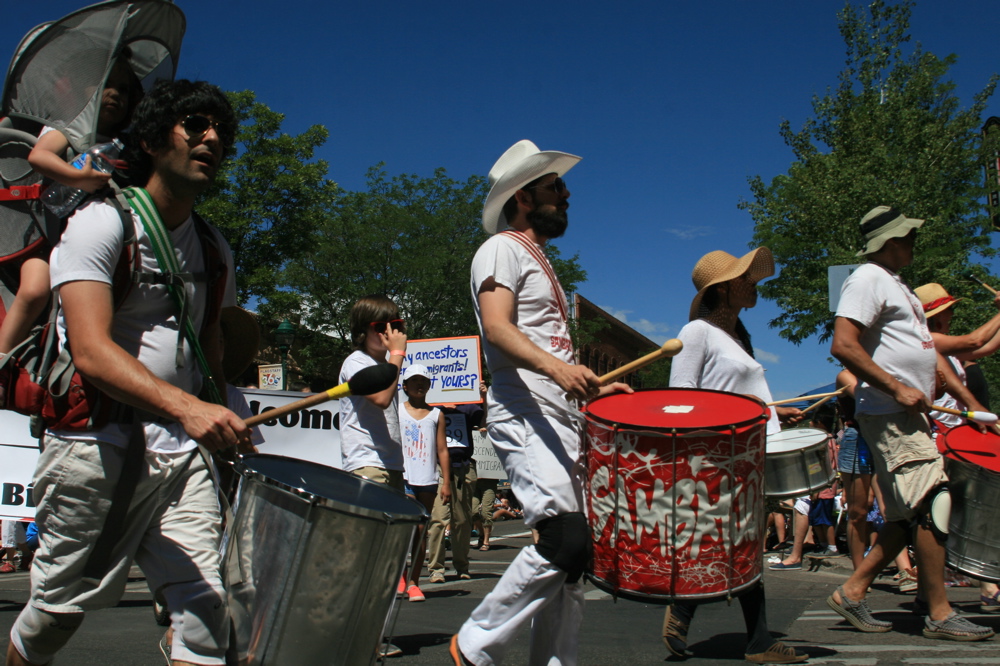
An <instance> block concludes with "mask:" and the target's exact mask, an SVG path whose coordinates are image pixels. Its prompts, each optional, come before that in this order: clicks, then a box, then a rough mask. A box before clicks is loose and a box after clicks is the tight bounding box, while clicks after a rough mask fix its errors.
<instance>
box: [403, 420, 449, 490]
mask: <svg viewBox="0 0 1000 666" xmlns="http://www.w3.org/2000/svg"><path fill="white" fill-rule="evenodd" d="M440 418H441V410H440V409H438V408H436V407H435V408H434V409H431V411H430V413H429V414H428V415H427V416H425V417H424V418H422V419H420V420H417V419H415V418H414V417H413V415H412V414H410V412H409V410H408V409H406V405H400V406H399V434H400V436H401V437H402V439H403V478H405V479H406V482H407V483H408V484H410V486H414V487H416V486H436V485H437V482H438V473H437V465H438V459H437V429H438V419H440Z"/></svg>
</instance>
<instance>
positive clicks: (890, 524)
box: [827, 206, 993, 641]
mask: <svg viewBox="0 0 1000 666" xmlns="http://www.w3.org/2000/svg"><path fill="white" fill-rule="evenodd" d="M923 223H924V221H923V220H918V219H913V218H909V217H906V216H905V215H903V214H902V213H900V212H899V211H897V210H896V209H894V208H891V207H889V206H877V207H875V208H873V209H872V210H871V211H869V212H868V214H867V215H865V216H864V218H862V220H861V233H862V234H864V236H865V241H866V243H865V248H864V249H863V250H862V251H861V252H859V253H858V254H859V256H867V257H868V262H867V263H866V264H864V265H862V266H861V267H860V268H858V269H857V270H856V271H854V273H853V274H852V275H851V276H850V277H849V278H848V279H847V281H846V282H845V283H844V286H843V289H842V291H841V296H840V305H839V307H838V308H837V317H836V320H835V322H834V333H833V345H832V347H831V349H830V352H831V353H832V354H833V355H834V356H835V357H836V358H837V359H839V360H840V361H841V362H842V363H843V364H844V366H845V367H846V368H847V369H848V370H850V371H851V372H852V373H854V375H855V376H857V378H858V380H859V384H858V386H857V388H856V390H855V400H856V409H855V417H856V419H857V421H858V424H859V426H860V428H861V434H862V435H863V436H864V438H865V439H866V440H867V441H868V444H869V446H870V447H871V453H872V459H873V462H874V464H875V473H876V476H877V479H878V483H879V485H880V487H881V488H882V495H883V498H884V500H885V502H884V504H885V505H884V506H883V507H882V513H883V515H884V516H885V523H886V524H885V528H884V529H883V530H882V532H881V533H880V534H879V537H878V541H877V542H876V544H875V546H873V547H872V549H871V552H870V553H869V554H868V556H867V557H866V558H865V559H864V561H863V562H862V563H861V566H859V567H858V568H857V569H856V570H855V572H854V574H853V575H852V576H851V577H850V578H849V579H848V580H847V581H846V582H845V583H844V584H843V585H842V586H840V587H838V588H837V590H836V591H834V593H833V594H832V595H830V597H829V598H828V599H827V603H828V604H829V606H830V607H831V608H832V609H833V610H835V611H836V612H837V613H838V614H840V615H841V616H842V617H844V618H845V619H846V620H848V621H849V622H850V623H851V624H853V625H854V626H855V627H857V628H858V629H860V630H861V631H865V632H885V631H891V630H892V623H890V622H886V621H885V620H879V619H877V618H875V617H874V616H873V615H872V612H871V609H870V608H869V607H868V604H867V602H866V601H865V595H866V593H867V590H868V586H869V585H871V583H872V582H873V581H874V580H875V577H876V576H877V575H878V574H879V573H880V572H881V571H882V569H883V568H885V566H886V565H887V564H888V563H889V562H890V561H892V559H893V558H894V557H895V556H896V554H897V553H899V551H900V550H902V548H903V547H904V546H905V545H906V541H907V533H908V532H909V531H910V530H912V531H913V543H914V547H915V548H916V551H917V563H918V565H919V568H918V573H917V576H918V580H919V583H920V591H921V595H923V596H924V599H923V601H924V602H925V603H926V608H927V618H926V620H925V621H924V630H923V634H924V636H925V637H927V638H942V639H948V640H957V641H978V640H985V639H988V638H990V637H992V636H993V630H991V629H990V628H988V627H983V626H979V625H976V624H973V623H971V622H969V621H968V620H966V619H965V618H964V617H962V616H960V615H959V614H958V613H957V612H956V611H954V610H953V609H952V608H951V605H950V604H949V603H948V596H947V593H946V592H945V587H944V562H945V551H944V544H943V543H942V542H941V541H940V540H939V538H940V532H939V531H937V530H936V529H935V528H934V525H933V522H932V520H931V511H930V505H931V503H932V502H933V501H934V500H935V498H936V497H937V496H938V494H939V492H940V490H941V488H942V486H943V484H945V483H947V481H948V477H947V476H946V475H945V471H944V462H943V461H942V459H941V455H940V454H939V453H938V450H937V447H936V446H935V444H934V441H933V439H932V438H931V433H930V427H929V424H928V421H927V417H926V413H927V412H929V411H931V409H932V400H933V397H932V396H933V395H934V382H935V369H936V366H937V352H936V351H935V350H934V340H933V338H932V337H931V332H930V330H929V329H928V328H927V321H926V319H925V318H924V312H923V307H922V306H921V303H920V300H919V299H918V298H917V296H916V295H915V294H914V293H913V291H912V290H911V289H910V288H909V287H908V286H907V285H906V283H904V282H903V281H902V280H901V279H900V277H899V275H897V272H898V271H899V270H900V269H901V268H904V267H905V266H908V265H910V264H911V263H912V262H913V245H914V243H915V241H916V235H917V229H918V228H920V227H921V226H922V225H923Z"/></svg>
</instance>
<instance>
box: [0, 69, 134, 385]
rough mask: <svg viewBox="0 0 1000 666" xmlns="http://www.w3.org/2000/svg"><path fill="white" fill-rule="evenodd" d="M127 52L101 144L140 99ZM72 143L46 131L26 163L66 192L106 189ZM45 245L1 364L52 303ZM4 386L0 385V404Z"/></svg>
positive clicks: (6, 330)
mask: <svg viewBox="0 0 1000 666" xmlns="http://www.w3.org/2000/svg"><path fill="white" fill-rule="evenodd" d="M128 56H129V52H128V50H127V49H125V50H123V52H122V53H121V54H120V55H119V56H118V59H117V60H116V61H115V64H114V66H113V67H112V69H111V72H110V74H109V75H108V79H107V82H106V83H105V86H104V90H103V92H102V95H101V104H100V107H99V110H98V117H97V135H98V137H102V139H101V140H102V141H107V140H110V139H111V138H112V137H116V136H118V135H119V134H120V133H121V131H122V130H124V129H125V128H126V127H127V126H128V124H129V122H130V119H131V115H132V110H133V109H134V108H135V106H136V105H137V104H138V103H139V100H140V99H141V96H142V85H141V84H140V82H139V79H138V78H137V77H136V75H135V74H134V73H133V72H132V69H131V68H130V67H129V63H128ZM69 147H70V142H69V139H68V138H67V137H66V135H65V134H63V133H62V132H61V131H59V130H58V129H55V128H52V127H46V128H45V129H44V130H42V133H41V134H40V136H39V138H38V142H37V143H36V144H35V147H34V149H32V151H31V153H30V154H29V156H28V162H29V163H30V164H31V166H32V168H34V169H35V171H37V172H38V173H40V174H41V175H43V176H45V177H46V178H49V179H51V180H53V181H55V182H57V183H61V184H63V185H66V186H67V187H71V188H75V189H80V190H84V191H85V192H89V193H94V192H97V191H98V190H101V189H103V188H105V187H107V186H108V183H109V181H110V180H111V174H109V173H103V172H102V171H100V170H98V169H95V168H94V165H93V164H92V163H91V158H90V157H89V156H88V157H87V158H86V162H85V164H84V166H83V168H82V169H77V168H75V167H73V166H72V165H71V164H69V163H68V162H66V161H65V160H64V159H63V155H65V154H66V151H67V149H68V148H69ZM51 249H52V248H51V246H50V245H49V244H48V243H42V244H41V246H40V248H39V250H38V251H37V252H36V253H34V254H33V255H32V256H30V257H28V258H27V259H25V260H24V262H23V263H22V264H21V267H20V285H19V287H18V290H17V295H16V296H15V298H14V302H13V303H12V304H11V307H10V309H9V310H8V311H7V314H6V317H5V318H4V320H3V323H2V324H0V359H2V358H3V356H4V355H6V354H7V353H9V352H10V351H11V350H12V349H13V348H14V347H16V346H17V345H18V344H19V343H20V342H21V341H22V340H24V339H25V338H26V337H27V335H28V332H29V331H30V330H31V327H32V325H33V324H34V323H35V321H36V320H37V319H38V317H39V315H40V314H41V313H42V312H43V311H44V310H45V306H46V305H47V304H48V301H49V291H50V285H49V252H50V251H51ZM3 389H4V387H2V386H0V400H2V398H3V393H2V391H3Z"/></svg>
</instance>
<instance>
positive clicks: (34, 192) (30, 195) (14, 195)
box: [0, 183, 42, 201]
mask: <svg viewBox="0 0 1000 666" xmlns="http://www.w3.org/2000/svg"><path fill="white" fill-rule="evenodd" d="M40 196H42V184H41V183H35V184H34V185H16V186H14V187H9V188H6V189H0V201H27V200H28V199H37V198H38V197H40Z"/></svg>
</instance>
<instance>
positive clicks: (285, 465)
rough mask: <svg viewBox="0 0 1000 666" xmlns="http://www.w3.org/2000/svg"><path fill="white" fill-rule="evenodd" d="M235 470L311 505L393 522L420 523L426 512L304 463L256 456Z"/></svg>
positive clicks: (399, 496)
mask: <svg viewBox="0 0 1000 666" xmlns="http://www.w3.org/2000/svg"><path fill="white" fill-rule="evenodd" d="M237 469H238V470H239V472H240V474H242V475H243V476H244V477H246V478H248V479H253V480H254V481H257V482H259V483H263V484H265V485H269V486H275V487H278V488H281V489H282V490H286V491H288V492H291V493H293V494H295V495H298V496H300V497H302V498H303V499H305V500H307V501H309V502H311V503H314V504H317V505H322V506H328V507H331V508H338V509H341V510H345V509H346V510H348V511H349V512H350V513H358V512H357V511H350V508H351V507H358V508H360V509H364V510H367V512H375V513H378V514H385V515H386V516H387V517H391V518H393V519H394V520H406V519H407V518H409V519H412V520H418V521H422V520H423V516H424V515H425V513H426V512H425V511H424V508H423V506H421V505H420V504H418V503H417V502H415V501H413V500H411V499H410V498H409V497H407V496H406V495H405V494H404V493H401V492H399V491H398V490H395V489H393V488H389V487H388V486H386V485H383V484H381V483H375V482H374V481H369V480H368V479H362V478H361V477H360V476H355V475H354V474H350V473H348V472H345V471H343V470H340V469H334V468H332V467H326V466H324V465H319V464H317V463H314V462H310V461H308V460H298V459H296V458H286V457H285V456H275V455H268V454H260V455H254V456H247V457H245V458H243V459H242V461H240V462H239V463H238V464H237Z"/></svg>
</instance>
